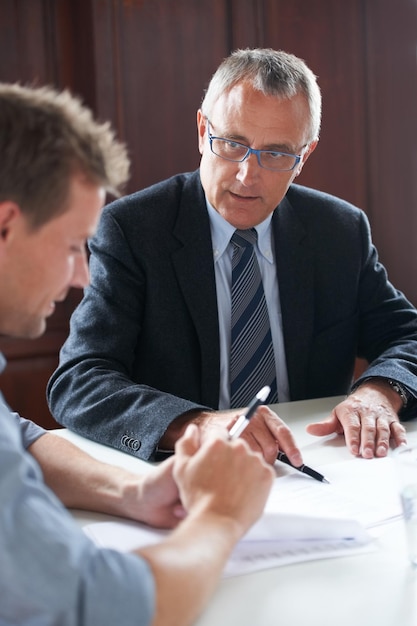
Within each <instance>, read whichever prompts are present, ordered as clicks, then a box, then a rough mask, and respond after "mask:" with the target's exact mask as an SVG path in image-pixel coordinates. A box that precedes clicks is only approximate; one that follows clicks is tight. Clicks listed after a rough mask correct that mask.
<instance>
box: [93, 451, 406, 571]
mask: <svg viewBox="0 0 417 626" xmlns="http://www.w3.org/2000/svg"><path fill="white" fill-rule="evenodd" d="M314 469H317V470H319V471H320V472H322V473H323V474H324V475H325V476H326V477H327V478H328V479H329V480H330V483H331V484H326V483H319V482H317V481H315V480H313V479H312V478H310V477H308V476H305V475H303V474H301V473H300V472H297V471H295V470H292V469H291V468H288V467H287V466H282V464H277V472H278V474H279V477H278V478H277V480H276V481H275V483H274V486H273V488H272V491H271V494H270V496H269V499H268V502H267V505H266V507H265V512H264V515H263V516H262V518H261V519H260V520H259V521H258V522H257V523H256V524H255V525H254V526H253V527H252V529H251V530H250V531H249V532H248V534H247V535H246V536H245V537H244V538H243V539H242V541H240V542H239V544H238V545H237V546H236V547H235V550H234V551H233V554H232V556H231V558H230V559H229V562H228V564H227V566H226V568H225V571H224V576H225V577H228V576H236V575H240V574H245V573H248V572H254V571H257V570H260V569H267V568H270V567H276V566H278V565H286V564H289V563H297V562H300V561H307V560H312V559H321V558H330V557H335V556H342V555H347V554H351V555H353V554H358V553H361V552H364V551H369V550H373V549H375V546H374V544H373V543H372V541H371V537H370V535H369V534H368V532H367V531H366V530H365V529H368V530H369V529H370V530H371V531H372V530H373V529H374V528H375V527H377V526H379V525H381V524H384V523H387V522H390V521H392V520H393V519H396V518H397V517H399V516H400V515H401V505H400V502H399V499H398V495H397V490H396V486H395V475H394V471H393V467H392V461H391V459H390V458H383V459H373V460H372V461H369V460H365V459H360V458H359V459H350V460H349V461H346V462H342V463H336V464H331V465H325V466H321V467H315V468H314ZM84 531H85V532H86V534H87V535H88V536H90V537H91V538H92V539H93V540H94V541H95V542H96V543H97V544H99V545H101V546H103V547H109V548H114V549H116V550H120V551H129V550H132V549H134V548H138V547H140V546H143V545H149V544H152V543H156V542H158V541H161V539H163V537H164V536H165V535H166V534H167V533H168V532H170V531H161V530H155V529H152V528H149V527H147V526H144V525H141V524H137V523H135V522H131V521H124V520H121V521H116V522H98V523H95V524H89V525H88V526H86V527H84Z"/></svg>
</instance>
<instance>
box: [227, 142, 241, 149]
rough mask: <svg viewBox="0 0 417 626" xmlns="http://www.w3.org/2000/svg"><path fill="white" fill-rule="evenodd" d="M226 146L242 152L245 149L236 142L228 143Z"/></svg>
mask: <svg viewBox="0 0 417 626" xmlns="http://www.w3.org/2000/svg"><path fill="white" fill-rule="evenodd" d="M226 145H227V147H228V148H229V149H230V150H241V149H242V147H243V146H242V144H241V143H237V142H236V141H226Z"/></svg>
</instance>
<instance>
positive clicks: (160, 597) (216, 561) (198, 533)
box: [138, 514, 243, 626]
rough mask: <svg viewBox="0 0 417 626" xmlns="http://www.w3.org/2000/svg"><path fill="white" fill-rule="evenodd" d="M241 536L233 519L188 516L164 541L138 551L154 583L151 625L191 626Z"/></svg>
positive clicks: (209, 595) (216, 516) (240, 531)
mask: <svg viewBox="0 0 417 626" xmlns="http://www.w3.org/2000/svg"><path fill="white" fill-rule="evenodd" d="M242 533H243V529H242V528H241V527H240V526H239V524H238V523H237V521H235V520H233V519H230V518H227V517H222V516H220V515H217V514H201V515H194V516H192V515H190V516H189V517H188V518H187V519H185V520H184V521H183V522H182V524H181V525H180V526H179V527H178V528H177V529H176V530H174V531H173V532H172V534H171V535H170V536H169V537H168V538H167V539H166V540H165V541H164V542H162V543H159V544H157V545H153V546H148V547H146V548H142V549H141V550H139V551H138V554H140V555H141V556H143V557H144V558H145V559H146V560H147V561H148V562H149V564H150V566H151V569H152V571H153V574H154V577H155V582H156V589H157V596H156V611H155V618H154V621H153V622H152V626H176V625H178V624H181V626H187V625H188V624H192V623H194V621H195V620H196V618H197V617H198V615H199V613H200V612H201V610H202V609H203V607H204V606H205V604H206V603H207V601H208V599H209V598H210V597H211V595H212V594H213V592H214V590H215V588H216V586H217V584H218V581H219V578H220V576H221V573H222V571H223V568H224V566H225V564H226V562H227V559H228V558H229V556H230V553H231V551H232V549H233V547H234V545H235V543H236V542H237V541H238V540H239V539H240V536H241V535H242Z"/></svg>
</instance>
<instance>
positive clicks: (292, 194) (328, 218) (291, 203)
mask: <svg viewBox="0 0 417 626" xmlns="http://www.w3.org/2000/svg"><path fill="white" fill-rule="evenodd" d="M281 206H282V208H283V209H284V211H287V212H288V213H289V214H292V215H293V217H295V216H296V217H297V219H298V220H300V221H301V222H302V223H303V224H305V226H307V227H308V228H309V229H311V228H314V227H317V228H320V229H322V228H325V226H326V225H328V227H329V228H337V227H338V226H339V227H341V228H353V229H355V230H357V229H364V230H365V231H368V230H369V222H368V218H367V216H366V214H365V212H364V211H363V210H362V209H361V208H359V207H357V206H355V205H354V204H352V203H350V202H348V201H347V200H343V199H342V198H339V197H337V196H334V195H332V194H329V193H325V192H323V191H317V190H316V189H311V188H310V187H303V186H302V185H291V187H290V188H289V190H288V192H287V195H286V196H285V198H284V200H283V202H282V203H281V205H280V207H279V209H278V210H280V208H281Z"/></svg>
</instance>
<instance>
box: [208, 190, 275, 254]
mask: <svg viewBox="0 0 417 626" xmlns="http://www.w3.org/2000/svg"><path fill="white" fill-rule="evenodd" d="M206 204H207V211H208V215H209V219H210V228H211V240H212V243H213V257H214V262H215V263H216V262H217V261H218V260H219V259H220V257H221V256H222V255H223V254H224V252H225V250H226V248H227V246H228V245H229V242H230V238H231V237H232V235H233V233H234V232H235V230H236V229H235V227H234V226H232V225H231V224H229V222H228V221H226V220H225V219H224V218H223V217H222V216H221V215H220V213H219V212H218V211H216V209H215V208H214V207H213V206H212V205H211V204H210V202H209V201H208V200H207V198H206ZM271 220H272V213H271V215H268V217H267V218H266V219H265V220H264V221H263V222H261V223H260V224H258V225H257V226H255V228H256V231H257V233H258V248H259V252H260V253H261V254H262V256H263V257H264V258H265V259H266V260H267V261H268V262H269V263H273V261H274V257H273V254H272V245H271V242H272V227H271Z"/></svg>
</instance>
